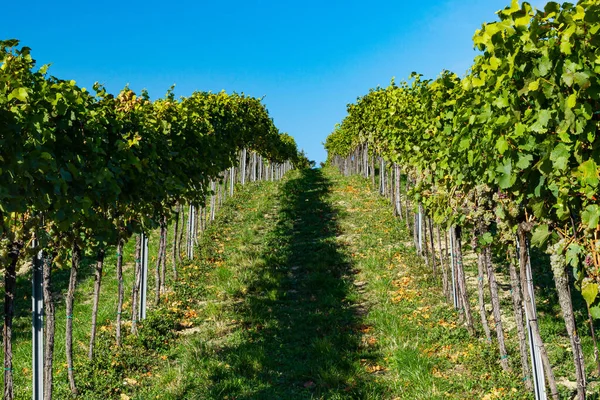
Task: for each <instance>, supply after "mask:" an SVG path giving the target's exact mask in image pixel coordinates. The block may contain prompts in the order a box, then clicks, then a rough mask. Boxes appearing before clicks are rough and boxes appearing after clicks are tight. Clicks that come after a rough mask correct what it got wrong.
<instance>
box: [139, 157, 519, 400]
mask: <svg viewBox="0 0 600 400" xmlns="http://www.w3.org/2000/svg"><path fill="white" fill-rule="evenodd" d="M367 185H368V183H367V182H365V181H363V180H361V179H360V178H343V177H341V176H339V175H338V174H336V173H335V172H333V171H332V170H327V169H326V170H324V171H322V170H309V171H294V172H293V173H292V174H291V175H290V176H289V177H288V178H287V179H286V180H284V181H283V182H282V183H266V184H262V185H259V186H258V185H257V186H256V187H255V188H251V189H250V190H245V191H243V192H241V194H240V196H239V197H238V198H236V199H234V200H235V201H233V202H230V203H229V204H228V205H227V206H226V207H225V208H224V209H223V215H222V218H221V219H220V220H219V221H217V223H216V224H214V225H213V226H212V227H211V229H210V231H208V232H207V233H206V234H205V238H204V240H203V244H202V254H201V256H200V258H199V259H198V260H197V261H196V262H194V263H193V264H191V265H189V266H186V267H184V269H183V270H182V276H183V277H184V279H185V281H184V282H183V283H182V285H183V286H186V285H187V286H186V291H187V292H186V296H187V298H186V300H185V301H183V302H181V301H179V302H176V304H175V307H186V309H187V311H186V313H187V314H186V315H188V316H189V318H188V319H187V320H186V321H185V322H186V324H187V325H189V327H188V328H187V329H186V330H183V331H181V332H180V339H179V340H178V345H177V346H176V347H175V348H173V349H171V350H170V352H169V354H167V355H166V356H165V357H164V358H165V359H166V361H164V362H162V363H160V364H159V365H158V366H157V368H156V370H155V371H154V372H153V378H152V379H151V380H150V381H148V380H146V381H145V383H144V384H143V385H140V386H139V387H138V388H135V389H136V390H135V391H134V392H133V393H131V394H130V395H131V396H132V398H140V399H142V398H144V399H145V398H163V399H183V398H185V399H312V398H318V399H320V398H322V399H400V398H402V399H404V398H406V399H434V398H439V399H445V398H460V399H464V398H483V397H485V396H487V398H489V399H492V398H523V393H522V392H520V389H517V388H518V387H519V385H518V382H517V380H516V378H515V377H513V376H509V375H505V374H502V373H501V372H500V369H499V367H498V366H497V365H495V361H494V360H495V358H494V355H493V354H491V353H490V351H489V350H487V348H485V347H482V346H485V344H482V343H479V342H478V341H476V340H474V339H470V338H468V336H467V335H466V332H464V330H463V329H461V328H457V327H456V324H455V323H454V322H451V321H455V320H456V318H455V316H454V315H453V311H452V310H450V309H449V308H448V307H447V306H446V305H444V304H443V300H442V296H441V294H438V293H435V292H432V291H430V290H428V289H427V287H435V285H432V284H431V282H428V279H430V277H428V275H427V271H424V270H423V268H422V267H421V266H420V265H419V263H418V260H416V258H414V256H413V255H412V251H411V250H410V249H406V248H404V246H403V244H402V243H403V242H406V235H405V234H404V232H403V230H402V229H403V228H402V225H401V224H400V223H399V222H397V221H395V220H394V218H393V216H392V215H391V211H390V207H389V206H388V204H386V202H385V201H384V200H382V199H379V198H378V197H377V195H375V194H373V193H372V192H371V191H370V190H369V188H368V186H367ZM403 238H404V239H403ZM488 353H489V354H488ZM513 388H514V389H513Z"/></svg>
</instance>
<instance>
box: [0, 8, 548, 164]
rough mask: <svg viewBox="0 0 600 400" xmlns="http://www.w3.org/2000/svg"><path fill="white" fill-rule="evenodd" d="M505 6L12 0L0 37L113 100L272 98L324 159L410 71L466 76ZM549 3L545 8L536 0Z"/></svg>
mask: <svg viewBox="0 0 600 400" xmlns="http://www.w3.org/2000/svg"><path fill="white" fill-rule="evenodd" d="M509 3H510V0H462V1H458V0H441V1H425V0H423V1H421V2H415V1H410V2H409V1H403V0H395V1H394V0H392V1H387V0H366V1H353V0H346V1H325V0H321V1H315V0H304V1H296V2H287V1H273V0H271V1H265V0H245V1H238V0H234V1H229V2H222V1H209V2H205V1H174V0H172V1H155V0H146V1H144V2H141V1H114V0H108V1H102V2H89V1H81V0H79V1H60V0H56V1H54V2H47V1H45V2H41V1H37V0H34V1H30V2H28V3H27V6H26V7H25V6H24V4H25V3H23V2H17V1H10V2H6V4H3V6H2V10H3V14H4V15H3V18H2V22H1V23H0V38H1V39H8V38H16V39H19V40H21V44H22V45H25V46H29V47H31V48H32V50H33V56H34V58H35V59H36V60H37V61H38V63H39V64H45V63H51V64H52V66H51V69H50V73H51V74H52V75H55V76H57V77H59V78H63V79H74V80H76V81H77V82H78V84H79V85H81V86H84V87H91V85H92V84H93V83H94V82H95V81H98V82H100V83H103V84H105V85H106V86H107V88H108V89H109V90H110V91H111V92H117V91H118V90H120V89H121V88H122V87H123V86H125V85H126V84H129V85H130V87H131V88H132V89H133V90H135V91H139V90H141V89H144V88H145V89H148V91H149V92H150V95H151V96H152V97H153V98H157V97H161V96H162V95H163V94H164V93H165V92H166V90H167V89H168V88H169V87H170V86H171V85H172V84H176V90H175V93H176V94H177V95H178V96H179V95H181V96H186V95H189V94H190V93H192V92H193V91H194V90H212V91H220V90H223V89H224V90H226V91H228V92H231V91H237V92H245V93H247V94H250V95H252V96H257V97H262V96H265V99H264V102H265V104H266V105H267V108H268V109H269V112H270V114H271V116H272V117H273V118H274V121H275V124H276V125H277V126H278V127H279V129H280V130H282V131H286V132H288V133H290V134H291V135H292V136H294V137H295V138H296V141H297V143H298V145H299V147H301V148H303V149H305V151H306V152H307V153H308V156H309V158H311V159H313V160H316V161H317V162H320V161H324V160H325V158H326V153H325V151H324V149H323V147H322V142H324V141H325V138H326V137H327V135H328V134H329V133H330V132H331V131H332V129H333V127H334V125H335V123H336V122H339V121H341V119H342V118H343V117H344V115H345V112H346V104H347V103H350V102H354V101H355V100H356V97H358V96H360V95H362V94H365V93H367V92H368V90H369V88H371V87H375V86H377V85H387V84H388V83H389V81H390V79H391V77H392V76H395V77H396V79H397V80H400V79H404V78H406V77H407V76H408V75H409V74H410V73H411V71H417V72H420V73H422V74H424V75H425V76H426V77H435V76H436V75H437V74H438V73H439V72H440V71H441V70H442V69H449V70H452V71H454V72H457V73H458V74H459V75H462V74H463V73H464V72H465V71H466V69H467V68H468V67H469V66H470V64H471V61H472V59H473V57H474V56H475V52H474V50H473V46H472V42H471V38H472V36H473V33H474V32H475V30H476V29H478V28H479V27H480V26H481V24H482V23H483V22H485V21H494V20H496V15H495V12H496V11H497V10H499V9H501V8H503V7H504V6H506V5H508V4H509ZM533 4H534V5H537V6H542V5H543V4H544V2H542V1H537V2H536V1H534V2H533Z"/></svg>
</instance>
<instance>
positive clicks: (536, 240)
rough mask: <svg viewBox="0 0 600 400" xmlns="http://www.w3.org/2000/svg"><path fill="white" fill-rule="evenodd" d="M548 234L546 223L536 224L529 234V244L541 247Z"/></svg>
mask: <svg viewBox="0 0 600 400" xmlns="http://www.w3.org/2000/svg"><path fill="white" fill-rule="evenodd" d="M549 236H550V232H549V228H548V225H547V224H545V225H538V226H536V227H535V229H534V230H533V233H532V234H531V244H532V245H533V246H536V247H542V246H543V245H544V243H545V242H546V240H548V237H549Z"/></svg>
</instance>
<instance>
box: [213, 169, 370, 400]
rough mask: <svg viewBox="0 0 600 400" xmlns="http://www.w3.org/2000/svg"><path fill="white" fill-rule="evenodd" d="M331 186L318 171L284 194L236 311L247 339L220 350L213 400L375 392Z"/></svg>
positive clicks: (284, 189) (289, 183)
mask: <svg viewBox="0 0 600 400" xmlns="http://www.w3.org/2000/svg"><path fill="white" fill-rule="evenodd" d="M330 186H331V184H330V182H328V181H327V180H326V178H325V177H324V176H323V174H322V172H321V171H320V170H306V171H302V172H301V176H300V177H299V178H297V179H292V180H290V181H287V182H286V183H285V184H284V185H283V187H282V188H281V190H280V195H279V196H280V202H281V208H280V211H279V215H278V216H277V221H278V222H277V225H276V227H275V229H274V230H273V231H272V232H269V233H268V234H267V235H266V240H267V244H266V246H265V248H266V249H267V250H266V251H265V252H264V254H262V255H261V257H260V261H259V263H258V266H256V267H255V269H254V273H253V276H252V279H251V280H250V285H249V286H250V287H249V291H248V293H246V294H245V295H243V296H241V295H240V297H242V298H243V299H244V302H243V303H242V304H240V305H239V306H238V309H237V310H236V314H237V315H239V316H241V318H242V321H241V322H242V326H243V328H244V334H243V340H241V341H240V342H239V343H236V344H234V345H228V346H225V347H224V348H221V349H220V350H219V351H218V353H217V357H218V358H219V360H220V361H222V363H223V365H224V367H223V368H219V369H217V370H215V371H213V373H212V374H211V376H210V380H211V386H210V387H209V393H207V394H206V395H208V397H209V398H219V399H221V398H229V399H302V398H367V397H370V396H369V395H368V394H367V392H370V393H372V392H373V391H374V390H375V389H374V388H372V387H371V385H370V384H369V379H368V377H366V376H365V374H364V373H361V371H360V370H361V368H360V362H359V357H360V356H361V355H360V350H359V339H360V337H359V335H358V334H357V332H356V331H357V328H358V326H359V323H360V321H359V318H360V317H358V316H357V315H356V314H355V313H354V312H353V310H352V307H351V306H352V302H351V301H350V300H349V297H352V294H351V291H352V289H351V286H352V282H351V279H344V277H347V276H348V275H349V274H350V273H351V271H350V262H349V260H348V259H347V257H346V256H345V255H344V253H343V252H342V251H341V249H340V247H339V245H338V243H337V241H336V236H337V235H338V234H339V231H340V229H339V227H338V225H337V222H336V219H335V215H336V213H335V210H334V209H333V208H332V207H331V205H330V204H329V203H328V202H327V199H326V198H327V195H328V192H329V190H330ZM362 357H365V355H364V354H363V355H362ZM203 398H204V397H203ZM374 398H380V396H377V395H375V396H374Z"/></svg>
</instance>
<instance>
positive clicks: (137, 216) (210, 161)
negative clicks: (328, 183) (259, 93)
mask: <svg viewBox="0 0 600 400" xmlns="http://www.w3.org/2000/svg"><path fill="white" fill-rule="evenodd" d="M47 70H48V67H47V66H42V67H40V68H37V67H36V66H35V61H34V60H33V59H32V57H31V53H30V49H29V48H27V47H21V48H19V43H18V41H16V40H8V41H0V265H1V267H2V269H3V272H4V293H5V296H4V328H3V354H4V398H5V399H9V400H10V399H12V398H14V388H13V368H12V367H13V347H12V346H13V344H12V343H13V316H14V313H15V309H14V306H15V293H16V289H17V288H16V282H17V279H16V273H17V268H18V267H19V266H20V265H22V264H24V263H25V264H26V263H27V261H30V260H32V259H33V265H32V268H30V270H31V271H33V272H32V275H33V276H34V278H35V275H36V273H39V276H40V282H39V283H40V289H41V291H42V296H41V297H42V298H43V305H42V307H43V310H42V312H43V332H44V341H43V362H42V364H43V373H40V374H37V378H36V377H35V376H34V398H41V397H42V396H41V394H39V393H38V394H36V393H35V390H36V389H35V386H36V384H37V385H38V390H39V387H43V388H44V389H43V398H44V399H51V398H52V387H53V383H52V381H53V365H52V364H53V353H54V336H55V335H54V333H55V329H56V327H55V303H56V299H53V293H54V290H53V284H52V275H53V273H54V272H56V271H57V270H59V269H63V268H68V269H69V270H70V278H69V285H68V292H67V293H66V295H65V298H64V301H65V306H66V307H65V309H66V314H67V315H66V327H65V329H66V334H65V338H66V343H65V350H66V360H67V364H68V365H67V367H68V380H69V385H70V388H71V392H72V393H73V394H77V392H78V390H77V385H76V380H75V372H74V368H73V337H72V330H73V303H74V292H75V286H76V284H77V274H78V270H79V268H80V262H81V259H82V257H84V256H86V255H88V256H91V257H94V258H95V260H96V261H95V263H94V268H95V279H96V281H95V288H94V295H93V296H94V299H93V301H94V305H93V313H94V315H93V316H92V326H91V327H90V344H89V352H88V357H89V358H90V359H92V358H93V357H94V339H95V336H96V313H97V311H98V299H99V293H100V290H101V278H102V269H103V262H104V258H105V254H106V252H107V251H108V250H109V249H115V248H116V252H117V266H116V274H117V279H118V293H115V294H114V296H115V297H117V298H118V302H117V303H118V306H117V309H116V310H115V321H114V324H115V328H116V329H115V332H116V337H115V338H114V340H115V346H116V347H117V348H118V347H119V346H120V345H121V337H122V333H121V329H122V328H121V326H122V325H123V322H124V320H126V319H128V318H129V317H127V316H125V315H122V314H124V313H122V312H123V301H124V292H125V288H124V285H123V248H124V244H125V243H126V242H127V241H128V240H129V239H131V238H132V237H135V238H136V239H135V240H136V246H135V249H136V250H135V252H136V254H135V279H134V286H133V288H132V292H131V293H132V296H133V297H132V303H131V304H132V313H131V320H130V322H131V330H132V332H134V333H135V331H136V319H137V318H139V317H138V315H140V313H139V309H136V308H137V307H141V306H142V305H141V303H140V296H141V295H142V294H143V293H141V292H140V287H141V286H142V285H143V284H144V283H143V279H144V278H143V276H142V275H143V274H145V271H143V270H142V269H141V264H142V262H143V260H142V259H143V258H144V257H143V252H144V238H143V236H144V235H146V234H148V233H149V232H150V231H152V230H154V229H160V232H161V234H160V244H159V252H158V260H157V264H156V274H155V282H156V284H155V286H156V288H155V290H156V294H155V302H156V303H160V300H161V295H162V294H163V293H165V282H166V277H165V275H166V264H167V232H168V231H169V230H168V226H169V225H171V226H173V232H174V234H173V245H172V260H171V263H172V272H173V277H172V279H173V280H177V265H178V262H179V257H178V254H179V250H180V249H181V246H182V242H183V241H184V238H183V235H182V233H183V231H184V230H185V231H187V235H186V239H185V240H186V243H185V247H186V250H187V254H188V257H193V245H194V242H195V235H196V232H197V231H198V230H199V229H202V228H203V227H202V224H203V223H205V222H206V221H207V220H208V221H209V220H212V219H214V213H215V210H216V209H217V208H218V205H219V204H220V203H221V202H222V201H223V199H224V197H225V196H227V195H228V194H229V195H233V191H234V187H235V183H236V182H240V183H242V184H243V183H245V182H247V181H249V180H252V181H256V180H266V179H269V180H274V179H278V178H280V177H281V176H282V175H283V174H284V173H285V172H286V171H287V170H289V169H291V168H292V167H294V166H295V167H298V166H304V164H307V163H308V161H307V160H306V158H305V157H304V156H303V155H302V154H301V153H299V152H298V150H297V147H296V143H295V141H294V140H293V138H292V137H291V136H289V135H287V134H284V133H280V132H279V131H278V130H277V128H276V127H275V126H274V124H273V121H272V119H271V118H270V117H269V114H268V112H267V110H266V108H265V106H264V105H263V104H262V103H261V100H260V99H256V98H252V97H248V96H245V95H243V94H235V93H234V94H227V93H223V92H222V93H209V92H195V93H193V94H192V95H191V96H189V97H182V98H179V99H176V98H175V96H174V94H173V92H172V90H169V91H168V92H167V95H166V96H165V97H164V98H161V99H158V100H154V101H151V100H150V98H149V96H148V94H147V93H146V92H142V93H141V94H139V95H136V94H135V93H134V92H133V91H132V90H130V89H129V88H125V89H123V90H122V91H121V92H120V93H119V94H117V95H112V94H110V93H108V92H107V91H106V89H105V88H104V87H102V86H101V85H98V84H96V85H94V87H93V92H89V91H88V90H86V89H84V88H80V87H78V86H77V85H76V84H75V82H74V81H65V80H61V79H57V78H55V77H52V76H49V75H48V73H47ZM207 209H208V210H209V212H210V215H208V216H207V215H206V210H207ZM184 214H185V215H187V221H188V224H187V228H186V229H185V228H184V227H183V221H184V219H183V218H184ZM112 251H114V250H112ZM34 292H35V281H34ZM34 303H35V301H34ZM34 307H35V305H34ZM34 313H35V310H34ZM33 323H34V325H36V321H35V318H34V321H33ZM37 323H39V321H38V322H37ZM128 326H129V325H128ZM34 341H35V340H34ZM34 345H35V344H34ZM34 352H35V349H34ZM40 354H41V353H40ZM35 368H36V366H35V360H34V369H35ZM38 368H41V367H40V366H38ZM42 376H43V382H37V383H36V381H35V380H36V379H39V377H42Z"/></svg>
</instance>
